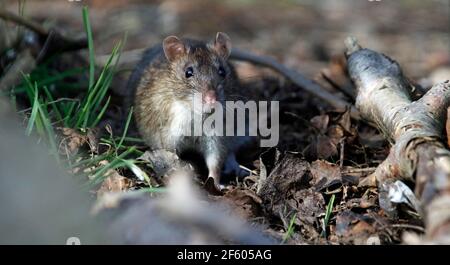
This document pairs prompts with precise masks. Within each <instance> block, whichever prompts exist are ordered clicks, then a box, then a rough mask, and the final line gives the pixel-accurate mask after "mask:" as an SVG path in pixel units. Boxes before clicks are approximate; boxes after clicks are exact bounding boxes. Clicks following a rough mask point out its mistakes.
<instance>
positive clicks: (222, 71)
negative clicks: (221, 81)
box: [218, 66, 227, 77]
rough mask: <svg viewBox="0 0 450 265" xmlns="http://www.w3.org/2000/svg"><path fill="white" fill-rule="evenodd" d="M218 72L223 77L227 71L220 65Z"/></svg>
mask: <svg viewBox="0 0 450 265" xmlns="http://www.w3.org/2000/svg"><path fill="white" fill-rule="evenodd" d="M218 74H219V75H220V76H221V77H225V76H226V75H227V72H225V69H224V68H223V67H222V66H220V67H219V71H218Z"/></svg>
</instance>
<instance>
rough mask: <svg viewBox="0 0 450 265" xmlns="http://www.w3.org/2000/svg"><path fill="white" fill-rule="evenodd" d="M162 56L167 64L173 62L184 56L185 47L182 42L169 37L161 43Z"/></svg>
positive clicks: (174, 37)
mask: <svg viewBox="0 0 450 265" xmlns="http://www.w3.org/2000/svg"><path fill="white" fill-rule="evenodd" d="M163 49H164V54H165V55H166V58H167V60H169V62H172V61H174V60H175V59H177V58H179V57H180V56H183V55H185V54H186V47H184V44H183V42H182V41H181V40H180V39H179V38H178V37H176V36H169V37H167V38H165V39H164V41H163Z"/></svg>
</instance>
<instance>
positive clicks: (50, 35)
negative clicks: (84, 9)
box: [0, 9, 87, 57]
mask: <svg viewBox="0 0 450 265" xmlns="http://www.w3.org/2000/svg"><path fill="white" fill-rule="evenodd" d="M0 18H1V19H3V20H5V21H11V22H14V23H16V24H19V25H21V26H24V27H26V28H28V29H29V30H31V31H33V32H35V33H36V34H38V35H39V37H41V38H42V39H44V40H46V54H47V55H51V54H54V53H56V52H68V51H76V50H80V49H84V48H87V40H86V39H85V38H80V39H75V40H74V39H70V38H67V37H65V36H63V35H62V34H60V33H59V32H57V31H55V30H53V29H46V28H45V27H43V26H42V25H40V24H39V23H36V22H34V21H32V20H28V19H25V18H24V17H22V16H19V15H16V14H14V13H12V12H9V11H7V10H5V9H0ZM50 42H51V45H50V44H49V43H50ZM42 57H43V56H42Z"/></svg>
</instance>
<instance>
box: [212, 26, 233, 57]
mask: <svg viewBox="0 0 450 265" xmlns="http://www.w3.org/2000/svg"><path fill="white" fill-rule="evenodd" d="M214 49H215V50H216V52H217V53H218V54H219V55H220V56H222V57H223V58H225V59H227V58H228V56H230V53H231V39H230V37H228V35H227V34H225V33H223V32H217V34H216V39H215V41H214Z"/></svg>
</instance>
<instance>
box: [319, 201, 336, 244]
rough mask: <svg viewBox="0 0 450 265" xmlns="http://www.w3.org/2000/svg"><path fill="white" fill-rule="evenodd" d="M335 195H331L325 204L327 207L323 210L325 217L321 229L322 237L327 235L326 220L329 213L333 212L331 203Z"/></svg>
mask: <svg viewBox="0 0 450 265" xmlns="http://www.w3.org/2000/svg"><path fill="white" fill-rule="evenodd" d="M335 197H336V196H335V195H334V194H333V195H332V196H331V198H330V201H329V202H328V205H327V209H326V211H325V218H324V221H323V231H322V236H323V237H327V226H328V222H329V221H330V217H331V213H332V212H333V205H334V199H335Z"/></svg>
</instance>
